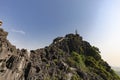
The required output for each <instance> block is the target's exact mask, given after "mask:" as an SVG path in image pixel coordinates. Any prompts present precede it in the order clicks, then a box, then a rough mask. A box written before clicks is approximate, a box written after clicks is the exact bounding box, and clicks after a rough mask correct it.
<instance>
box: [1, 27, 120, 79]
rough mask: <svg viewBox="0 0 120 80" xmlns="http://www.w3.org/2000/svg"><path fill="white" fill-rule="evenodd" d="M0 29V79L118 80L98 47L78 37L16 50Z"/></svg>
mask: <svg viewBox="0 0 120 80" xmlns="http://www.w3.org/2000/svg"><path fill="white" fill-rule="evenodd" d="M7 35H8V33H7V32H5V31H4V30H3V29H0V80H120V78H119V77H118V76H117V75H116V74H115V72H114V71H113V70H112V69H111V67H110V66H109V65H108V64H107V62H105V61H104V60H103V59H101V56H100V54H99V53H100V51H99V49H98V48H96V47H94V46H91V45H90V44H89V43H88V42H86V41H84V40H83V39H82V37H81V36H79V34H68V35H66V36H65V37H58V38H56V39H54V40H53V42H52V43H51V44H50V45H49V46H46V47H45V48H41V49H37V50H31V51H30V52H29V54H30V56H28V51H27V50H25V49H22V50H19V49H16V47H15V46H13V45H12V44H10V42H9V41H8V40H7Z"/></svg>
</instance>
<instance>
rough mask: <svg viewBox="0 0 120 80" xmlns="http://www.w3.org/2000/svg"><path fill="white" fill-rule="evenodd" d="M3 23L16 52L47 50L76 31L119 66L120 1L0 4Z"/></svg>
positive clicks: (57, 0)
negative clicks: (58, 37) (44, 48)
mask: <svg viewBox="0 0 120 80" xmlns="http://www.w3.org/2000/svg"><path fill="white" fill-rule="evenodd" d="M0 19H1V20H2V21H3V26H2V27H3V28H4V29H5V30H6V31H8V32H9V36H8V39H9V40H10V42H11V43H12V44H14V45H16V46H17V48H27V49H29V50H30V49H37V48H40V47H44V46H47V45H49V44H50V43H51V42H52V40H53V39H54V38H56V37H57V36H64V35H65V34H68V33H74V32H75V30H76V29H77V30H78V33H79V34H80V35H81V36H83V38H84V39H85V40H87V41H89V42H90V43H91V44H92V45H95V46H97V47H99V48H100V51H101V55H102V58H103V59H104V60H106V61H107V62H108V63H109V64H110V65H112V66H120V64H119V62H118V61H119V60H120V59H119V57H120V49H119V47H120V36H119V34H120V31H119V30H120V22H119V21H120V1H119V0H19V1H17V0H9V1H8V0H0Z"/></svg>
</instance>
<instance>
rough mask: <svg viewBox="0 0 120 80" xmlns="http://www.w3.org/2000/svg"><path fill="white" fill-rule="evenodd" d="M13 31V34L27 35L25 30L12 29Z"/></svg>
mask: <svg viewBox="0 0 120 80" xmlns="http://www.w3.org/2000/svg"><path fill="white" fill-rule="evenodd" d="M11 31H12V32H15V33H19V34H23V35H25V32H24V31H23V30H16V29H12V30H11Z"/></svg>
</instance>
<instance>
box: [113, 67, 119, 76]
mask: <svg viewBox="0 0 120 80" xmlns="http://www.w3.org/2000/svg"><path fill="white" fill-rule="evenodd" d="M112 69H113V70H115V72H116V73H117V74H118V75H119V76H120V67H112Z"/></svg>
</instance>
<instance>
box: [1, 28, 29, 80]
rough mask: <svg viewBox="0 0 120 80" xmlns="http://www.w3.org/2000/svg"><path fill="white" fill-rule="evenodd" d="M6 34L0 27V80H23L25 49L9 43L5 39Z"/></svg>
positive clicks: (25, 59)
mask: <svg viewBox="0 0 120 80" xmlns="http://www.w3.org/2000/svg"><path fill="white" fill-rule="evenodd" d="M7 34H8V33H7V32H5V31H4V30H3V29H1V28H0V80H24V69H25V66H26V65H27V60H28V54H27V51H26V50H24V49H23V50H19V49H16V47H15V46H13V45H11V44H10V42H9V41H8V40H7V39H6V37H7Z"/></svg>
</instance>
